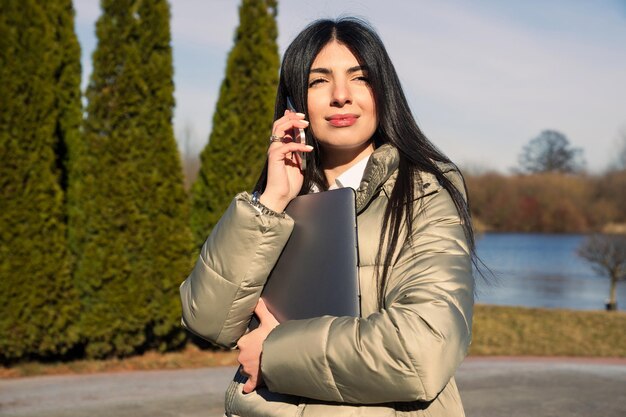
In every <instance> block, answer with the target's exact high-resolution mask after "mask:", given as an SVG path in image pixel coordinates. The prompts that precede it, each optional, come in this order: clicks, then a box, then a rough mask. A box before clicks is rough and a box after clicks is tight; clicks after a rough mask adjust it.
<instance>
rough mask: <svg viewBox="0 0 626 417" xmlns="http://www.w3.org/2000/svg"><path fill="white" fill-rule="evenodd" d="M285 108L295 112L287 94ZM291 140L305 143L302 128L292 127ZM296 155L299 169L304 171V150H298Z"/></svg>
mask: <svg viewBox="0 0 626 417" xmlns="http://www.w3.org/2000/svg"><path fill="white" fill-rule="evenodd" d="M287 108H288V109H289V110H290V111H292V112H297V110H296V108H295V107H294V105H293V102H292V101H291V98H290V97H289V96H287ZM293 141H294V142H298V143H304V144H306V135H305V134H304V129H302V128H299V127H294V128H293ZM298 155H299V156H300V169H301V170H302V171H304V170H305V169H306V158H305V155H304V152H298Z"/></svg>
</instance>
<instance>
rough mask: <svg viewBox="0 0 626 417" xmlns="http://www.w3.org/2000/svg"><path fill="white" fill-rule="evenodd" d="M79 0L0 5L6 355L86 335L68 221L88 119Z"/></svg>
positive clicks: (49, 350) (0, 337) (0, 252)
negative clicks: (72, 174) (74, 145)
mask: <svg viewBox="0 0 626 417" xmlns="http://www.w3.org/2000/svg"><path fill="white" fill-rule="evenodd" d="M73 20H74V11H73V9H72V4H71V1H70V0H50V1H46V2H37V1H34V0H6V1H2V3H1V6H0V79H1V80H2V83H0V98H1V99H0V160H1V161H2V163H1V164H0V360H1V361H13V360H16V359H20V358H23V357H46V356H59V355H63V354H65V353H67V352H68V350H69V349H71V348H72V347H73V346H74V345H75V343H76V342H77V341H78V334H77V329H76V326H75V325H74V324H73V323H74V322H75V321H76V318H77V315H78V308H79V304H78V298H77V294H76V292H75V290H74V288H73V286H72V282H71V276H70V265H69V257H68V251H67V237H66V226H65V207H64V204H65V203H64V192H63V191H64V190H63V188H64V184H65V178H66V173H65V172H66V171H65V162H66V149H67V148H68V146H69V145H68V144H69V143H70V142H73V141H76V140H77V135H78V134H79V131H78V126H79V123H80V118H81V104H80V49H79V46H78V41H77V39H76V35H75V33H74V22H73Z"/></svg>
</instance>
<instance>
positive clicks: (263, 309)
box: [237, 298, 279, 394]
mask: <svg viewBox="0 0 626 417" xmlns="http://www.w3.org/2000/svg"><path fill="white" fill-rule="evenodd" d="M254 313H255V314H256V315H257V317H258V319H259V323H260V324H259V327H257V328H256V329H254V330H252V331H251V332H250V333H248V334H246V335H244V336H242V337H241V339H239V341H238V342H237V347H238V348H239V356H238V357H237V361H238V362H239V363H240V364H241V368H242V373H243V375H245V376H247V377H248V380H247V381H246V383H245V384H244V386H243V392H244V394H248V393H250V392H252V391H254V390H255V389H256V387H258V386H259V385H261V384H262V382H263V376H262V375H261V354H262V353H263V342H264V341H265V339H266V338H267V335H269V334H270V332H271V331H272V330H274V327H276V326H278V324H279V323H278V321H277V320H276V318H275V317H274V315H273V314H272V313H270V311H269V310H268V309H267V306H266V305H265V302H264V301H263V299H262V298H259V302H258V303H257V305H256V308H255V309H254Z"/></svg>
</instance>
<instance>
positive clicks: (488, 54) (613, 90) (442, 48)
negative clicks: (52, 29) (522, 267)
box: [74, 0, 626, 172]
mask: <svg viewBox="0 0 626 417" xmlns="http://www.w3.org/2000/svg"><path fill="white" fill-rule="evenodd" d="M170 4H171V7H172V23H171V29H172V41H173V50H174V68H175V80H174V81H175V84H176V92H175V95H176V103H177V106H176V111H175V118H174V126H175V131H176V134H177V139H178V141H179V144H180V146H181V148H182V149H185V148H186V149H188V150H189V151H191V152H197V151H199V150H201V149H202V148H203V147H204V146H205V144H206V143H207V141H208V136H209V133H210V129H211V120H212V116H213V111H214V107H215V102H216V101H217V95H218V92H219V86H220V83H221V81H222V78H223V75H224V70H225V64H226V55H227V54H228V51H229V50H230V48H231V47H232V44H233V35H234V31H235V29H236V27H237V25H238V7H239V1H237V0H173V1H171V2H170ZM74 7H75V8H76V12H77V15H76V31H77V34H78V37H79V41H80V43H81V46H82V53H83V58H82V63H83V84H85V83H86V81H87V79H88V77H89V74H90V72H91V53H92V52H93V49H94V48H95V45H96V39H95V35H94V31H95V21H96V19H97V18H98V15H99V13H100V10H99V3H98V0H74ZM339 15H356V16H359V17H363V18H365V19H367V20H369V21H370V22H371V23H372V24H373V26H374V27H375V28H376V29H377V30H378V32H379V34H380V35H381V37H382V38H383V41H384V42H385V44H386V46H387V49H388V51H389V54H390V55H391V57H392V59H393V61H394V64H395V66H396V70H397V71H398V73H399V75H400V79H401V81H402V83H403V86H404V89H405V93H406V95H407V97H408V99H409V102H410V104H411V108H412V110H413V113H414V115H415V117H416V119H417V121H418V123H419V124H420V126H421V127H422V129H423V130H424V132H425V133H426V135H427V136H428V137H429V138H430V139H431V140H432V141H433V142H434V143H435V144H436V145H437V146H439V147H440V148H441V149H442V150H443V151H444V152H445V153H446V154H448V156H450V157H451V158H452V160H453V161H455V162H456V163H458V164H460V165H461V166H466V167H472V168H478V167H480V168H487V169H496V170H499V171H502V172H508V171H509V169H510V168H513V167H515V166H516V164H517V157H518V155H519V153H520V151H521V149H522V147H523V146H524V144H526V143H527V142H528V141H529V140H531V139H532V138H534V137H536V136H537V135H538V134H539V133H540V132H541V131H542V130H544V129H555V130H559V131H561V132H562V133H564V134H565V135H566V136H567V137H568V138H569V140H570V142H571V143H572V144H573V145H574V146H577V147H581V148H583V150H584V154H585V158H586V160H587V167H588V168H589V170H591V171H601V170H603V169H605V168H606V167H607V166H608V165H609V164H610V163H611V162H613V158H614V155H615V148H616V146H618V144H619V143H620V140H619V137H620V133H621V132H625V133H624V134H625V135H626V1H624V0H595V1H594V0H587V1H583V0H543V1H538V0H527V1H505V0H500V1H496V0H474V1H469V0H467V1H462V0H448V1H435V0H414V1H410V0H396V1H394V0H386V1H382V0H361V1H351V0H346V1H339V0H330V1H325V0H317V1H306V0H283V1H279V15H278V27H279V48H280V51H281V53H282V52H283V51H284V50H285V48H286V47H287V45H288V44H289V42H290V41H291V39H293V37H294V36H295V35H296V34H297V33H298V32H299V31H300V30H301V29H302V28H303V27H304V26H306V24H307V23H309V22H310V21H311V20H314V19H317V18H323V17H337V16H339ZM268 134H269V132H268Z"/></svg>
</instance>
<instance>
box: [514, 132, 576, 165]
mask: <svg viewBox="0 0 626 417" xmlns="http://www.w3.org/2000/svg"><path fill="white" fill-rule="evenodd" d="M582 152H583V151H582V149H581V148H574V147H572V146H571V145H570V143H569V140H567V137H566V136H565V135H564V134H562V133H560V132H557V131H556V130H544V131H543V132H541V134H540V135H539V136H537V137H536V138H534V139H533V140H531V141H530V142H529V143H528V144H527V145H526V146H524V148H523V149H522V153H521V154H520V156H519V158H518V162H519V164H520V167H521V170H522V171H523V172H529V173H539V172H567V173H570V172H578V171H581V170H582V169H583V168H584V166H585V161H584V159H583V156H582Z"/></svg>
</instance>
